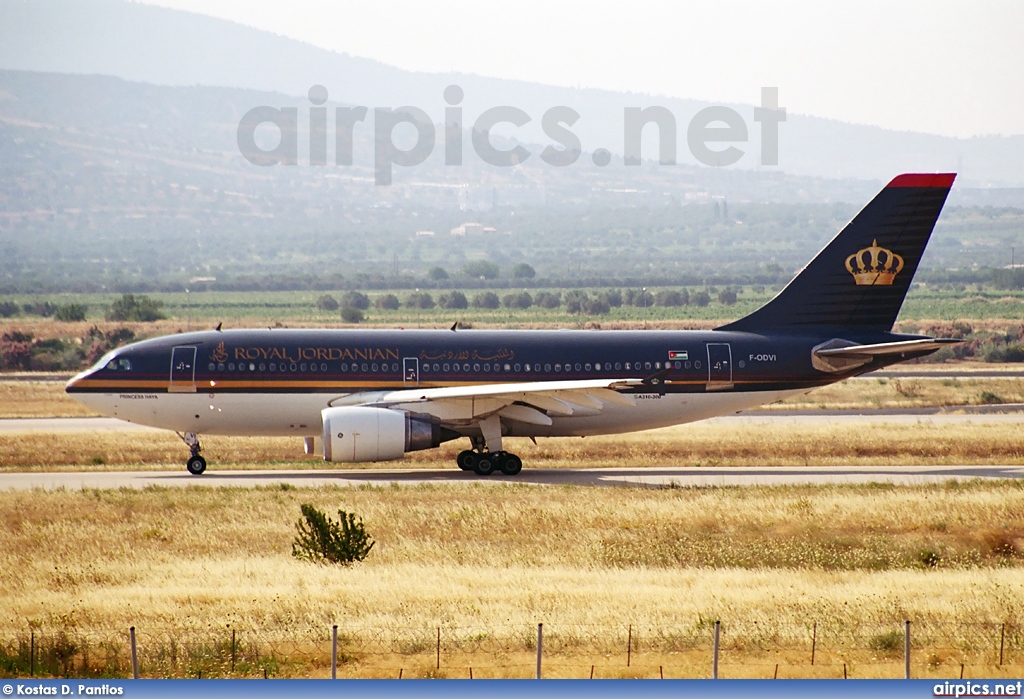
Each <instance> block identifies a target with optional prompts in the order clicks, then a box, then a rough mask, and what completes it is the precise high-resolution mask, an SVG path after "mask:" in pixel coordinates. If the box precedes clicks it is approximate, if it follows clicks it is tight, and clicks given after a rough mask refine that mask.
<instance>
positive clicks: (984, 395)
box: [978, 391, 1003, 405]
mask: <svg viewBox="0 0 1024 699" xmlns="http://www.w3.org/2000/svg"><path fill="white" fill-rule="evenodd" d="M978 400H979V401H981V402H982V403H983V404H985V405H998V404H1000V403H1002V402H1003V399H1002V398H1001V397H1000V396H999V395H998V394H995V393H992V392H991V391H982V392H981V395H980V396H978Z"/></svg>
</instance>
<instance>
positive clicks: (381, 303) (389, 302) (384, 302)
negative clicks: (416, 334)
mask: <svg viewBox="0 0 1024 699" xmlns="http://www.w3.org/2000/svg"><path fill="white" fill-rule="evenodd" d="M373 305H374V306H376V307H377V308H381V309H384V310H385V311H397V310H398V308H399V307H400V306H401V305H402V304H401V302H400V301H399V300H398V297H397V296H395V295H394V294H384V295H383V296H378V297H377V300H376V301H374V302H373Z"/></svg>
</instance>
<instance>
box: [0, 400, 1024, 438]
mask: <svg viewBox="0 0 1024 699" xmlns="http://www.w3.org/2000/svg"><path fill="white" fill-rule="evenodd" d="M968 407H971V406H968ZM974 407H978V406H974ZM993 407H1001V408H1004V409H1007V410H1010V411H1011V412H984V413H978V412H970V413H969V412H961V411H960V410H959V409H957V408H945V409H944V410H946V411H947V412H939V410H942V409H938V408H892V409H881V410H752V411H748V412H745V413H741V414H738V415H726V416H724V417H715V418H710V419H708V420H702V421H701V424H706V423H716V422H724V423H732V424H737V425H742V424H786V423H793V424H808V425H810V424H830V423H878V422H884V423H890V424H916V423H928V424H964V423H973V424H986V423H1001V424H1008V423H1010V424H1012V423H1024V410H1021V411H1014V408H1013V407H1010V406H1005V405H1004V406H993ZM1021 407H1024V406H1021ZM96 431H99V432H107V431H122V432H161V431H162V430H158V429H156V428H153V427H145V426H143V425H133V424H131V423H128V422H124V421H122V420H118V419H116V418H111V417H53V418H10V419H0V434H11V433H32V434H39V433H50V434H59V433H66V432H96Z"/></svg>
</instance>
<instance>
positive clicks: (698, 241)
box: [0, 71, 1024, 293]
mask: <svg viewBox="0 0 1024 699" xmlns="http://www.w3.org/2000/svg"><path fill="white" fill-rule="evenodd" d="M258 104H277V105H281V106H291V105H294V106H296V107H298V108H300V110H303V109H306V107H304V106H303V104H308V103H307V102H306V100H305V98H304V97H302V98H296V97H289V96H287V95H283V94H280V93H267V92H256V91H252V90H242V89H229V88H221V87H201V86H191V87H168V86H159V85H150V84H144V83H135V82H128V81H125V80H121V79H119V78H112V77H106V76H95V75H92V76H83V75H62V74H51V73H38V72H24V71H0V182H2V183H3V186H0V293H5V292H31V291H38V292H62V291H102V290H107V291H146V290H153V289H181V288H183V286H184V285H185V283H186V282H187V280H188V279H189V278H190V277H193V276H214V277H216V278H217V282H216V288H229V289H260V288H291V289H307V288H308V289H324V288H328V289H329V288H338V287H357V288H371V287H376V288H380V287H382V286H387V285H392V286H394V285H398V286H407V287H409V288H414V287H417V286H425V287H430V286H432V285H433V284H434V282H433V281H431V279H430V277H429V275H428V271H429V270H430V269H431V268H432V267H435V266H439V267H443V268H444V269H446V270H447V271H448V272H449V273H450V274H451V275H452V277H453V280H452V282H448V283H454V284H457V285H459V286H462V287H464V288H471V287H473V286H475V285H479V284H480V283H481V282H480V280H479V278H474V277H468V276H466V275H461V276H460V274H459V271H460V270H461V269H462V268H463V267H464V266H465V265H466V264H467V263H468V262H472V261H477V260H488V261H491V262H493V263H495V264H497V265H498V266H499V267H500V269H501V270H502V274H501V276H500V277H499V279H498V280H496V281H494V282H487V284H490V285H495V284H496V285H499V286H502V285H504V286H510V287H513V288H514V287H517V286H518V287H521V286H522V284H523V283H524V282H523V281H521V280H516V279H513V278H512V277H511V276H510V274H509V272H510V270H511V268H512V267H513V266H514V265H515V264H517V263H519V262H526V263H528V264H530V265H532V266H533V267H534V268H535V269H536V270H537V274H538V276H537V278H536V279H535V280H533V281H532V282H531V283H533V284H544V283H545V280H548V281H552V280H553V281H554V282H556V283H558V284H569V285H574V284H575V285H584V284H588V283H605V282H607V283H612V284H634V285H637V286H646V285H650V284H691V285H695V284H706V283H723V284H724V283H733V282H735V281H736V280H747V281H754V282H757V283H778V282H780V281H785V280H786V279H788V277H789V275H790V273H791V272H792V271H793V270H795V269H796V268H797V267H799V266H800V265H802V264H803V263H805V262H806V261H807V259H808V255H809V254H811V252H812V251H814V250H816V249H817V248H818V247H820V245H821V244H822V243H823V242H824V241H825V240H827V239H828V238H830V237H831V236H832V235H833V234H834V233H835V232H836V231H837V230H838V229H839V228H840V227H841V226H842V225H843V223H844V222H845V221H846V220H847V219H848V218H849V217H850V216H851V215H852V214H853V213H854V212H856V210H857V209H858V208H859V207H860V206H862V205H863V203H864V202H866V201H867V200H868V199H869V198H870V197H871V196H872V195H873V194H874V193H875V191H876V190H877V187H878V185H879V184H880V183H878V182H872V181H867V180H854V179H830V178H815V177H806V176H794V175H786V174H783V173H777V172H775V173H773V172H766V171H757V170H740V169H734V168H708V167H696V166H687V165H679V166H675V167H661V166H658V165H656V164H652V163H644V164H643V165H641V166H639V167H625V166H623V165H622V164H621V163H620V164H613V165H610V166H608V167H603V168H599V167H596V166H594V165H592V164H591V165H587V166H579V167H575V166H574V167H567V168H553V167H550V166H546V165H544V164H543V163H542V162H541V161H540V160H539V159H537V158H531V159H529V160H527V161H526V162H525V163H523V164H521V165H519V166H517V167H514V168H498V167H493V166H488V165H484V164H483V163H481V162H480V161H479V160H475V159H472V158H467V161H466V164H465V165H464V166H462V167H458V168H448V167H446V166H445V165H444V162H443V148H442V149H437V151H436V152H435V153H434V155H433V156H432V157H431V158H429V159H428V160H427V161H426V162H424V163H423V164H422V165H420V166H418V167H415V168H410V169H404V168H397V169H396V172H395V177H394V184H393V185H392V186H386V187H382V186H376V185H374V181H373V171H372V168H371V167H370V166H368V165H366V164H362V165H360V164H357V165H355V166H352V167H338V166H336V165H333V164H332V165H329V166H323V167H313V166H310V165H309V164H308V163H305V164H300V165H298V166H295V167H286V166H274V167H269V168H261V167H256V166H254V165H251V164H250V163H249V162H247V161H246V160H245V159H244V158H243V157H242V156H241V155H240V153H239V151H238V147H237V144H236V128H237V124H238V119H239V118H240V115H241V114H243V113H245V111H247V110H248V109H250V108H251V107H252V106H253V105H258ZM333 106H334V105H332V104H329V105H328V107H329V108H331V107H333ZM299 121H300V130H302V129H301V127H302V124H303V120H302V119H300V120H299ZM298 140H299V142H300V143H303V144H304V143H306V142H307V141H308V133H307V132H306V130H302V133H300V134H299V137H298ZM498 145H500V146H501V147H506V146H508V145H510V144H507V143H499V144H498ZM526 145H527V146H528V147H529V148H530V149H531V150H533V151H535V152H536V151H537V150H538V148H539V146H538V145H535V144H529V143H527V144H526ZM355 148H356V149H357V150H358V149H362V150H366V149H372V134H371V132H370V131H369V130H368V129H363V130H357V131H356V135H355ZM954 191H956V190H954ZM964 191H970V190H964ZM1003 191H1004V193H1006V192H1009V190H1003ZM984 203H986V204H992V205H993V206H1003V205H1005V202H999V201H989V202H984ZM1022 220H1024V212H1022V211H1020V210H1013V209H1000V208H989V209H985V210H974V209H965V210H962V211H961V210H958V209H957V208H955V206H953V205H952V203H951V206H949V207H947V211H946V213H945V214H944V215H943V219H942V220H941V221H940V226H939V229H938V230H937V231H936V236H935V240H934V241H933V243H932V245H931V246H930V247H929V252H928V256H927V257H926V259H925V262H924V267H925V268H926V269H929V268H930V269H948V268H964V267H967V268H970V267H976V266H978V265H982V266H984V265H987V266H997V265H1001V264H1005V262H1004V258H1005V257H1006V254H1005V253H1006V251H1007V250H1008V249H1009V248H1011V247H1012V246H1014V245H1016V246H1018V247H1019V249H1024V237H1022V235H1021V234H1022V233H1024V225H1022ZM465 223H478V224H480V225H479V226H470V227H467V228H468V230H471V231H480V232H477V233H467V234H466V235H465V236H457V235H451V231H452V230H453V229H459V228H460V227H462V225H463V224H465ZM483 228H489V229H493V231H489V232H486V233H485V232H483ZM464 230H466V229H464ZM426 231H432V232H433V233H434V235H429V234H423V235H417V232H420V233H423V232H426Z"/></svg>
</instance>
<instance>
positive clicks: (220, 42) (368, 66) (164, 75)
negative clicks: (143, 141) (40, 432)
mask: <svg viewBox="0 0 1024 699" xmlns="http://www.w3.org/2000/svg"><path fill="white" fill-rule="evenodd" d="M0 68H3V69H12V70H27V71H43V72H59V73H78V74H99V75H108V76H116V77H120V78H124V79H127V80H132V81H138V82H145V83H151V84H155V85H172V86H194V85H202V86H217V87H224V88H241V89H248V90H256V91H260V92H264V93H280V94H282V95H289V96H292V97H303V98H304V96H305V95H306V92H307V90H308V89H309V87H310V86H312V85H314V84H322V85H324V86H326V87H327V88H328V91H329V93H330V97H331V99H332V100H334V101H337V102H343V103H349V104H358V105H365V106H368V107H371V109H372V108H373V107H388V106H390V107H394V106H399V105H407V104H408V105H414V106H418V107H421V108H423V109H425V110H426V111H427V112H428V113H429V114H431V115H432V116H433V118H434V119H435V120H436V121H440V120H441V117H442V110H443V108H444V106H445V103H444V101H443V99H442V91H443V89H444V88H445V86H447V85H449V84H452V83H455V84H458V85H460V86H461V87H462V88H463V89H464V91H465V100H464V102H463V105H462V106H463V107H464V110H465V117H466V120H467V123H470V122H471V121H472V120H474V119H475V117H476V115H477V114H479V112H480V111H482V110H483V109H486V108H489V107H493V106H497V105H514V106H516V107H519V108H521V109H523V110H525V111H526V112H527V114H529V115H530V116H531V117H532V122H531V123H530V124H527V125H526V126H524V127H523V128H522V129H521V130H519V131H518V132H516V135H517V136H518V137H519V138H520V139H521V140H524V141H528V142H534V143H541V144H543V143H546V141H547V139H545V137H544V136H543V134H542V133H541V131H540V127H539V124H540V118H541V116H542V114H543V113H544V112H545V111H546V110H547V109H548V108H549V107H552V106H555V105H567V106H570V107H572V108H574V109H575V110H576V111H577V112H579V113H580V114H581V118H580V120H579V122H577V124H576V125H574V127H573V129H572V130H573V132H574V133H576V134H577V135H578V136H579V137H580V139H581V141H582V144H583V150H585V151H593V150H594V149H595V148H598V147H603V148H607V149H608V150H610V151H611V152H613V153H619V154H621V153H622V150H623V145H622V140H623V124H622V122H623V116H622V115H623V109H624V107H627V106H634V107H646V106H650V105H661V106H664V107H667V108H668V109H669V110H670V111H671V112H672V113H673V114H674V116H675V118H676V122H677V129H676V131H677V142H678V148H677V150H678V161H679V162H680V163H693V162H694V161H693V159H692V157H690V155H689V153H688V150H687V148H686V125H687V124H688V123H689V120H690V118H691V117H692V115H693V114H694V113H696V112H697V111H698V110H699V109H701V108H703V107H706V106H708V103H706V102H699V101H696V100H682V99H668V98H662V97H652V96H646V95H634V94H625V93H616V92H611V91H603V90H574V89H568V88H559V87H551V86H545V85H538V84H533V83H526V82H516V81H508V80H498V79H493V78H485V77H480V76H472V75H461V74H456V75H453V74H426V73H413V72H409V71H403V70H399V69H397V68H393V67H390V66H387V65H384V64H382V63H379V62H377V61H373V60H369V59H364V58H357V57H353V56H349V55H346V54H338V53H333V52H330V51H325V50H322V49H318V48H316V47H313V46H311V45H308V44H304V43H302V42H298V41H294V40H291V39H286V38H283V37H280V36H276V35H273V34H270V33H268V32H262V31H258V30H255V29H250V28H246V27H243V26H240V25H237V24H234V23H231V22H228V21H223V20H218V19H213V18H209V17H205V16H201V15H196V14H191V13H186V12H181V11H176V10H169V9H163V8H158V7H152V6H148V5H140V4H136V3H130V2H125V1H123V0H0ZM780 88H781V91H780V103H781V104H782V105H783V106H785V104H786V93H785V86H784V85H782V86H780ZM758 98H759V96H758V95H751V102H754V101H756V100H757V99H758ZM272 104H273V103H272ZM304 104H305V105H306V106H308V103H304ZM274 106H277V105H276V104H274ZM730 106H732V107H733V108H735V109H736V110H737V111H739V113H740V114H741V115H742V116H743V118H744V119H745V121H746V123H747V125H748V128H749V133H750V142H749V143H748V144H746V145H745V146H744V148H743V149H744V151H745V152H746V155H745V156H744V157H743V158H742V159H741V160H740V161H739V162H738V163H737V164H736V165H735V166H732V167H733V168H734V169H758V167H759V164H758V153H759V147H760V146H759V135H760V131H759V129H758V127H757V125H756V124H755V123H754V121H753V106H752V105H730ZM506 135H507V134H506ZM644 156H645V157H647V158H655V157H657V142H656V140H655V139H654V138H647V137H645V140H644ZM1021 163H1024V136H1011V137H979V138H972V139H954V138H946V137H940V136H932V135H926V134H917V133H907V132H897V131H889V130H885V129H881V128H876V127H871V126H860V125H852V124H845V123H840V122H836V121H831V120H826V119H820V118H816V117H810V116H801V115H796V114H790V115H789V117H788V120H787V121H786V122H785V124H783V125H782V126H781V129H780V166H779V167H778V168H765V170H767V171H782V172H785V173H789V174H793V175H799V176H807V177H828V178H859V179H867V180H872V181H875V182H880V181H885V180H888V179H889V178H890V177H892V176H893V175H894V174H897V173H899V172H905V171H908V170H943V171H950V170H952V171H957V172H959V173H960V179H959V185H960V187H964V188H982V187H985V188H988V187H1001V188H1005V187H1018V188H1019V187H1024V166H1022V165H1021Z"/></svg>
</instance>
